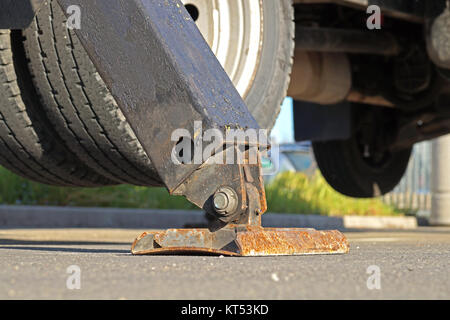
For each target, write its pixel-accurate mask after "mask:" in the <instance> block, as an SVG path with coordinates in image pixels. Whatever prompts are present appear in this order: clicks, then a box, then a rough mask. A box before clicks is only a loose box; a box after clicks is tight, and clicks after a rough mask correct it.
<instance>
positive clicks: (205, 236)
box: [13, 0, 349, 256]
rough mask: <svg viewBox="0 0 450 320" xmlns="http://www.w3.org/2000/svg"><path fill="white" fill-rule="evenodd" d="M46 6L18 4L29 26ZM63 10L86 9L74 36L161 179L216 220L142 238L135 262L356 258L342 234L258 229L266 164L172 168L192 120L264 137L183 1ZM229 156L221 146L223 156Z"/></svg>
mask: <svg viewBox="0 0 450 320" xmlns="http://www.w3.org/2000/svg"><path fill="white" fill-rule="evenodd" d="M42 2H43V1H40V0H33V1H21V2H20V4H19V3H18V2H16V6H20V5H22V8H25V9H24V10H23V11H22V12H27V15H26V17H25V16H23V18H24V19H25V20H26V19H31V18H32V16H33V14H28V13H29V12H33V11H34V10H37V9H38V8H39V5H40V3H42ZM58 2H59V4H60V5H61V6H62V7H63V9H64V10H65V11H67V8H68V7H69V6H73V5H78V6H79V7H80V8H82V13H83V15H82V21H81V28H80V29H79V30H76V33H77V35H78V37H79V38H80V40H81V42H82V44H83V46H84V47H85V49H86V51H87V52H88V54H89V56H90V58H91V60H92V61H93V63H94V64H95V66H96V67H97V69H98V71H99V73H100V75H101V76H102V78H103V79H104V82H105V83H106V85H107V86H108V88H109V89H110V91H111V93H112V95H113V96H114V98H115V99H116V101H117V103H118V105H119V107H120V108H121V110H122V111H123V113H124V115H125V116H126V118H127V120H128V122H129V123H130V125H131V127H132V128H133V130H134V132H135V134H136V136H137V138H138V140H139V141H140V143H141V144H142V146H143V148H144V149H145V151H146V152H147V154H148V155H149V157H150V159H151V161H152V163H153V166H154V173H155V179H156V180H157V181H160V182H161V184H162V185H164V186H165V187H166V188H167V189H168V190H169V192H170V193H171V194H173V195H183V196H185V197H186V198H187V199H188V200H189V201H191V202H192V203H194V204H195V205H197V206H198V207H200V208H203V209H204V210H205V211H206V213H207V214H208V215H209V216H210V217H211V221H210V225H209V228H208V229H184V230H175V229H174V230H166V231H161V232H150V233H144V234H143V235H141V236H139V237H138V238H137V239H136V241H135V242H134V243H133V246H132V253H133V254H136V255H142V254H161V253H189V252H191V253H192V252H201V253H214V254H224V255H239V256H265V255H298V254H332V253H346V252H348V251H349V245H348V242H347V240H346V238H345V236H344V235H343V234H341V233H340V232H338V231H316V230H313V229H264V228H262V227H261V215H262V214H263V213H264V212H265V211H266V199H265V193H264V184H263V179H262V175H261V162H260V157H258V159H259V160H258V161H257V163H253V164H251V163H246V162H245V161H244V163H241V164H232V165H228V164H227V165H220V164H208V163H206V162H207V161H204V162H203V163H201V164H184V165H180V164H176V163H174V162H173V161H171V155H172V150H174V148H175V146H176V142H173V141H172V140H171V133H172V132H173V131H174V130H175V129H177V128H185V129H188V130H192V129H193V125H194V122H195V121H201V122H202V124H203V129H204V130H206V129H212V128H214V129H219V130H221V131H222V132H225V131H226V130H228V129H229V128H230V127H232V128H246V129H248V128H252V129H258V124H257V123H256V121H255V120H254V118H253V117H252V115H251V114H250V112H249V111H248V109H247V107H246V105H245V103H244V101H243V100H242V98H241V96H240V95H239V93H238V92H237V90H236V89H235V87H234V85H233V84H232V82H231V81H230V79H229V77H228V76H227V74H226V73H225V71H224V70H223V68H222V67H221V65H220V63H219V62H218V60H217V58H216V57H215V56H214V54H213V52H212V51H211V49H210V48H209V46H208V44H207V43H206V42H205V40H204V39H203V37H202V35H201V34H200V32H199V30H198V29H197V27H196V25H195V23H194V21H193V20H192V19H191V17H190V16H189V13H188V12H187V11H186V9H185V8H184V7H183V5H182V4H181V2H180V1H177V0H174V1H168V0H165V1H160V0H108V1H92V0H58ZM13 7H14V6H13ZM30 21H31V20H30ZM16 23H17V24H18V25H17V27H19V28H23V27H24V26H25V25H26V21H20V19H19V20H16ZM21 23H22V25H20V24H21ZM150 120H151V121H150ZM193 143H194V144H195V143H196V141H193ZM240 143H244V142H242V141H241V142H240ZM225 145H227V146H230V141H224V146H225ZM252 147H258V148H259V147H264V148H265V147H267V146H252ZM231 148H234V149H235V151H236V152H237V151H238V148H239V142H236V141H233V142H231ZM223 149H224V148H223V146H220V148H218V149H217V150H216V153H220V152H224V151H223Z"/></svg>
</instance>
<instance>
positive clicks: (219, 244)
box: [131, 226, 350, 256]
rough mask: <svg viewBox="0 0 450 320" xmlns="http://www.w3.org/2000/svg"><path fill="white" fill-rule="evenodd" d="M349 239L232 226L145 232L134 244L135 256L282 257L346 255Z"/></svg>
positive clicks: (328, 233) (304, 231)
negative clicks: (211, 230) (220, 228)
mask: <svg viewBox="0 0 450 320" xmlns="http://www.w3.org/2000/svg"><path fill="white" fill-rule="evenodd" d="M349 249H350V247H349V243H348V241H347V238H346V237H345V236H344V235H343V234H342V233H341V232H339V231H336V230H331V231H318V230H314V229H296V228H291V229H282V228H267V229H265V228H262V227H259V226H230V227H226V228H224V229H222V230H219V231H215V232H210V231H209V230H208V229H170V230H164V231H155V232H145V233H143V234H142V235H140V236H139V237H138V238H137V239H136V240H135V241H134V243H133V245H132V248H131V252H132V253H133V254H135V255H147V254H148V255H150V254H196V253H201V254H216V255H226V256H278V255H308V254H343V253H347V252H349Z"/></svg>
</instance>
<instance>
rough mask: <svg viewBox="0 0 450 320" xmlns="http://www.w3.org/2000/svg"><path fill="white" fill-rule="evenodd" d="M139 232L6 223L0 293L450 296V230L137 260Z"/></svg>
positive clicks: (0, 234) (0, 245)
mask: <svg viewBox="0 0 450 320" xmlns="http://www.w3.org/2000/svg"><path fill="white" fill-rule="evenodd" d="M141 231H142V230H109V229H108V230H107V229H52V230H44V229H28V230H24V229H21V230H18V229H0V299H450V229H449V228H434V229H431V228H420V229H418V230H416V231H401V232H388V231H386V232H349V233H346V235H347V236H348V238H349V240H350V244H351V249H350V250H351V251H350V253H349V254H346V255H325V256H297V257H256V258H229V257H211V256H132V255H131V254H130V252H129V249H130V245H131V242H132V240H133V239H134V238H135V237H136V236H137V235H138V234H140V233H141ZM70 266H77V267H79V269H77V267H72V268H70ZM68 268H69V271H70V272H71V273H68ZM74 268H75V269H74ZM368 272H369V273H368ZM77 275H79V276H80V277H79V278H76V279H75V278H73V277H74V276H77ZM68 279H69V281H68ZM78 279H79V281H78ZM78 285H79V286H80V289H76V287H77V286H78ZM69 288H71V289H69Z"/></svg>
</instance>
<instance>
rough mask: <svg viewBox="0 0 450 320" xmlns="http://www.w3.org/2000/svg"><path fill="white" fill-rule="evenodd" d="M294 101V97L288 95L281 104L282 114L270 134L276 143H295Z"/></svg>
mask: <svg viewBox="0 0 450 320" xmlns="http://www.w3.org/2000/svg"><path fill="white" fill-rule="evenodd" d="M293 102H294V101H293V99H292V98H290V97H287V98H286V99H284V102H283V104H282V105H281V111H280V114H279V115H278V118H277V121H276V122H275V126H274V127H273V129H272V133H271V135H270V136H271V138H272V139H274V142H275V143H278V144H284V143H295V138H294V110H293V105H294V103H293Z"/></svg>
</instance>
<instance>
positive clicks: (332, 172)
mask: <svg viewBox="0 0 450 320" xmlns="http://www.w3.org/2000/svg"><path fill="white" fill-rule="evenodd" d="M313 150H314V156H315V159H316V162H317V165H318V167H319V169H320V171H321V173H322V175H323V176H324V178H325V180H326V181H327V182H328V183H329V184H330V185H331V187H333V188H334V189H335V190H336V191H338V192H340V193H342V194H344V195H346V196H349V197H354V198H373V197H377V196H382V195H384V194H386V193H389V192H390V191H392V190H393V189H394V188H395V187H396V186H397V185H398V183H399V182H400V181H401V179H402V177H403V175H404V173H405V171H406V169H407V167H408V164H409V159H410V157H411V152H412V148H408V149H405V150H401V151H397V152H395V153H391V154H390V157H389V160H388V161H386V162H385V163H384V164H383V166H382V167H378V168H373V167H371V166H369V165H368V164H367V162H366V161H364V159H363V158H362V154H361V153H360V151H359V150H358V147H357V144H356V142H355V139H354V138H352V139H349V140H343V141H326V142H313Z"/></svg>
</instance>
